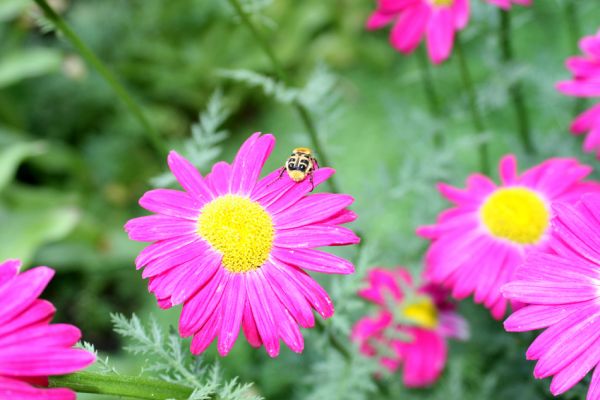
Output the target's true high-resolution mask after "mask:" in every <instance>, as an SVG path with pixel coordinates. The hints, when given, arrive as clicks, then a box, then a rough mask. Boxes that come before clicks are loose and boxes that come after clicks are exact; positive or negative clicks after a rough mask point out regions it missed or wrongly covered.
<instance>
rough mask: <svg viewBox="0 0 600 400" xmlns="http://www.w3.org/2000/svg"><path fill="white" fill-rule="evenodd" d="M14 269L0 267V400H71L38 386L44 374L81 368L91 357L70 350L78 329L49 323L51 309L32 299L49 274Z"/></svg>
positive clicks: (66, 393) (9, 264)
mask: <svg viewBox="0 0 600 400" xmlns="http://www.w3.org/2000/svg"><path fill="white" fill-rule="evenodd" d="M20 265H21V262H20V261H18V260H8V261H5V262H3V263H0V304H1V305H2V307H1V308H0V399H12V400H35V399H45V400H70V399H75V392H72V391H71V390H69V389H46V388H44V387H47V386H48V376H50V375H64V374H69V373H72V372H75V371H78V370H80V369H83V368H85V367H87V366H88V365H90V364H91V363H93V362H94V360H95V357H94V355H93V354H91V353H89V352H87V351H85V350H80V349H74V348H72V347H73V345H74V344H75V343H76V342H77V341H78V340H79V339H80V338H81V332H80V331H79V329H77V328H76V327H74V326H72V325H66V324H50V320H51V319H52V317H53V316H54V312H55V309H54V307H53V306H52V304H51V303H49V302H47V301H45V300H40V299H38V296H39V295H40V294H41V293H42V291H43V290H44V288H45V287H46V285H48V282H49V281H50V279H52V276H53V275H54V271H53V270H52V269H50V268H47V267H37V268H33V269H31V270H29V271H26V272H23V273H20V274H19V273H18V271H19V266H20Z"/></svg>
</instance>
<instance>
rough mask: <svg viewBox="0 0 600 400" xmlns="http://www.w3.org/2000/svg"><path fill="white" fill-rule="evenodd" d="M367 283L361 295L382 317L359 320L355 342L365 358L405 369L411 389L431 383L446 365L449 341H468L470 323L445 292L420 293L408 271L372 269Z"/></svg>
mask: <svg viewBox="0 0 600 400" xmlns="http://www.w3.org/2000/svg"><path fill="white" fill-rule="evenodd" d="M368 283H369V286H368V287H367V288H365V289H363V290H361V291H359V293H358V294H359V296H361V297H363V298H364V299H366V300H369V301H371V302H373V303H375V304H376V305H377V306H378V308H379V309H378V313H377V316H375V317H372V318H371V317H365V318H362V319H361V320H359V321H358V322H357V323H356V324H355V325H354V328H353V329H352V339H353V340H355V341H357V342H358V343H359V345H360V351H361V353H363V354H365V355H367V356H369V357H377V358H378V359H379V362H380V364H381V365H382V366H383V367H385V368H387V369H388V370H390V371H392V372H394V371H396V370H398V368H400V367H402V375H403V381H404V384H405V385H406V386H408V387H422V386H427V385H430V384H432V383H433V382H435V381H436V380H437V378H438V377H439V376H440V374H441V373H442V371H443V369H444V365H445V364H446V357H447V346H446V338H449V337H454V338H458V339H466V338H467V337H468V328H467V324H466V322H465V321H464V320H463V319H462V317H460V316H459V315H458V314H457V313H456V312H455V311H454V305H453V304H451V303H450V302H448V301H447V296H446V292H445V291H443V290H441V289H440V288H439V287H436V286H434V285H426V286H421V287H419V288H415V287H414V285H413V282H412V278H411V276H410V273H409V272H408V271H407V270H406V269H404V268H401V267H399V268H396V269H394V270H385V269H381V268H373V269H371V270H370V271H369V274H368Z"/></svg>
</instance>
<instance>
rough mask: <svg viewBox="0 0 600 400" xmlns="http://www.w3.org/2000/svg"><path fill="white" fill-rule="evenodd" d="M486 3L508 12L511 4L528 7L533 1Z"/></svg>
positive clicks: (498, 0) (517, 0) (492, 0)
mask: <svg viewBox="0 0 600 400" xmlns="http://www.w3.org/2000/svg"><path fill="white" fill-rule="evenodd" d="M487 2H488V3H490V4H493V5H495V6H498V7H500V8H503V9H505V10H510V8H511V7H512V5H513V4H518V5H520V6H530V5H532V4H533V0H487Z"/></svg>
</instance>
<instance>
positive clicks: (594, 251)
mask: <svg viewBox="0 0 600 400" xmlns="http://www.w3.org/2000/svg"><path fill="white" fill-rule="evenodd" d="M553 208H554V211H555V215H556V216H555V218H554V219H553V221H552V230H551V236H550V240H549V241H548V247H547V249H546V250H545V251H535V252H531V253H530V254H529V255H528V256H527V258H526V260H525V263H524V264H523V265H521V266H520V267H519V268H518V269H517V272H516V274H515V280H513V281H512V282H510V283H508V284H507V285H505V286H504V287H503V288H502V291H503V293H504V295H505V296H506V297H508V298H510V299H512V300H516V301H519V302H523V303H527V304H528V305H527V306H526V307H523V308H521V309H519V310H518V311H516V312H515V313H514V314H512V315H511V316H510V317H509V318H508V319H507V320H506V321H505V323H504V327H505V328H506V330H507V331H510V332H523V331H530V330H536V329H545V330H544V331H543V332H542V333H541V334H540V335H539V336H538V337H537V338H536V339H535V341H534V342H533V343H532V344H531V346H530V347H529V349H528V350H527V354H526V356H527V359H528V360H537V364H536V366H535V369H534V376H535V377H536V378H546V377H549V376H553V379H552V383H551V385H550V391H551V392H552V393H553V394H554V395H559V394H561V393H564V392H566V391H567V390H569V389H570V388H571V387H573V386H574V385H575V384H576V383H577V382H579V381H580V380H581V379H583V377H584V376H585V375H587V373H588V372H590V371H591V370H592V369H593V368H594V367H595V368H596V369H595V370H594V374H593V376H592V380H591V384H590V388H589V391H588V394H587V399H588V400H598V399H600V368H598V364H599V363H600V196H599V195H598V194H597V193H594V194H586V195H584V196H583V197H582V200H581V202H579V203H578V204H576V205H572V204H567V203H558V204H555V205H554V206H553Z"/></svg>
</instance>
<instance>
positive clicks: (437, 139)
mask: <svg viewBox="0 0 600 400" xmlns="http://www.w3.org/2000/svg"><path fill="white" fill-rule="evenodd" d="M417 53H418V55H417V60H418V62H419V72H420V74H421V83H422V84H423V90H424V92H425V96H426V97H427V103H428V104H429V111H430V112H431V114H432V115H433V117H434V118H435V120H436V127H435V130H434V132H433V143H434V145H435V146H436V147H438V148H439V147H441V145H442V140H443V138H442V135H441V131H440V129H439V127H438V126H437V122H438V119H439V118H440V117H441V113H442V108H441V105H440V104H441V103H440V99H439V96H438V94H437V90H436V89H435V85H434V83H433V77H432V75H431V64H429V60H428V59H427V54H425V48H424V47H423V46H420V48H419V50H418V51H417Z"/></svg>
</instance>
